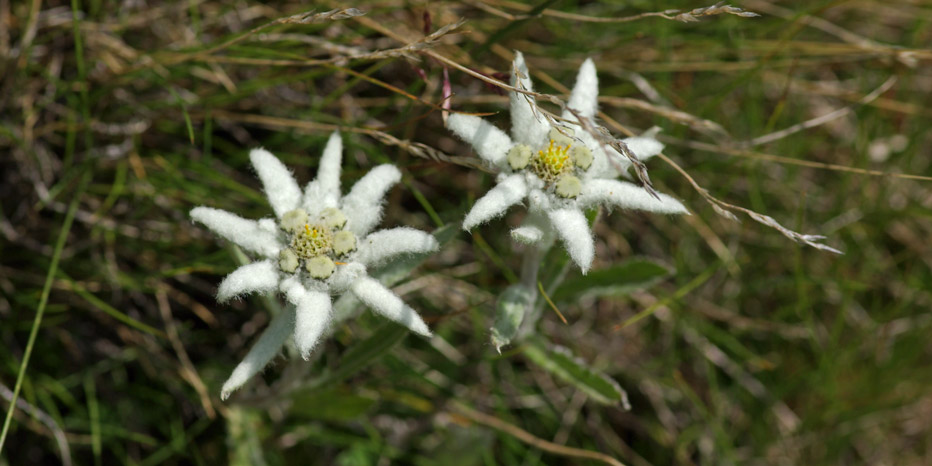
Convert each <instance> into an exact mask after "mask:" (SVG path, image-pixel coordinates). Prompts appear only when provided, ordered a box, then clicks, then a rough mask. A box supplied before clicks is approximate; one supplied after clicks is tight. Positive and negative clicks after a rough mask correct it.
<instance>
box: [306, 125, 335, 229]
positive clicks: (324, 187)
mask: <svg viewBox="0 0 932 466" xmlns="http://www.w3.org/2000/svg"><path fill="white" fill-rule="evenodd" d="M342 156H343V140H342V139H341V138H340V133H338V132H336V131H334V132H333V134H331V135H330V139H328V140H327V146H326V147H324V155H322V156H321V157H320V167H319V168H318V169H317V178H316V179H315V180H314V181H312V182H310V183H308V184H307V187H306V188H305V189H304V208H305V210H308V211H310V212H312V213H316V212H319V211H321V210H323V209H326V208H328V207H336V206H337V203H338V202H339V200H340V163H341V159H342Z"/></svg>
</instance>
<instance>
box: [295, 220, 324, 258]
mask: <svg viewBox="0 0 932 466" xmlns="http://www.w3.org/2000/svg"><path fill="white" fill-rule="evenodd" d="M291 248H292V249H294V251H295V252H296V253H298V257H300V258H302V259H310V258H312V257H316V256H320V255H324V254H328V253H330V252H331V251H332V250H333V232H331V231H330V229H329V228H327V227H324V226H322V225H313V226H312V225H309V224H307V223H305V224H304V231H300V232H298V233H297V234H295V235H294V238H292V239H291Z"/></svg>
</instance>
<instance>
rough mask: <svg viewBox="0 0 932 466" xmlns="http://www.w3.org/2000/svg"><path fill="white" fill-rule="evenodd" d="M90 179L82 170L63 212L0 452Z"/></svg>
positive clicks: (7, 417) (1, 438) (6, 421)
mask: <svg viewBox="0 0 932 466" xmlns="http://www.w3.org/2000/svg"><path fill="white" fill-rule="evenodd" d="M90 181H91V173H90V172H84V176H82V177H81V181H80V184H78V189H77V190H76V191H75V194H74V197H73V198H72V199H71V204H70V205H69V206H68V212H67V213H66V214H65V221H64V222H63V223H62V226H61V230H60V231H59V233H58V240H57V241H56V242H55V250H54V252H53V253H52V263H51V264H49V271H48V274H46V276H45V285H43V287H42V297H41V298H40V300H39V306H38V308H36V317H35V319H34V320H33V322H32V330H30V331H29V340H28V341H27V342H26V351H25V352H24V353H23V361H22V362H21V363H20V366H19V373H18V374H17V375H16V385H15V386H14V387H13V397H12V398H11V399H10V407H9V408H8V409H7V412H6V419H5V420H4V421H3V431H2V432H0V453H2V452H3V446H4V443H5V442H6V436H7V433H9V431H10V424H11V423H12V421H13V410H14V409H16V399H17V398H19V391H20V390H21V389H22V388H23V380H24V379H25V378H26V369H27V368H29V358H30V356H32V348H33V347H34V346H35V344H36V336H38V334H39V327H40V326H41V325H42V316H43V315H44V314H45V307H46V306H47V305H48V302H49V294H51V292H52V282H53V281H54V278H55V273H56V272H57V271H58V261H59V260H60V259H61V253H62V250H63V249H64V248H65V242H66V241H67V239H68V233H69V232H70V231H71V224H72V223H73V222H74V215H75V213H76V212H77V211H78V202H79V201H80V200H81V196H82V195H83V194H84V190H85V189H87V185H88V183H90Z"/></svg>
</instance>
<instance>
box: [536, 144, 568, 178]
mask: <svg viewBox="0 0 932 466" xmlns="http://www.w3.org/2000/svg"><path fill="white" fill-rule="evenodd" d="M569 151H570V145H569V144H567V145H565V146H561V145H558V144H556V143H555V142H554V141H553V139H551V140H550V144H549V145H548V146H547V148H546V149H541V150H539V151H537V157H536V158H535V159H534V160H533V161H531V170H533V171H534V173H536V174H537V176H539V177H540V179H542V180H544V181H546V182H548V183H552V182H554V181H555V180H556V179H557V178H559V177H560V175H563V174H564V173H567V172H570V171H572V170H573V160H572V159H571V158H570V154H569Z"/></svg>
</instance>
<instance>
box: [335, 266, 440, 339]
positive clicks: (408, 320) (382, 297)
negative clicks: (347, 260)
mask: <svg viewBox="0 0 932 466" xmlns="http://www.w3.org/2000/svg"><path fill="white" fill-rule="evenodd" d="M352 291H353V294H354V295H356V297H357V298H359V300H360V301H362V302H363V303H365V305H366V306H369V308H371V309H372V310H373V311H375V312H377V313H379V314H382V315H383V316H385V317H387V318H389V319H391V320H394V321H395V322H398V323H399V324H401V325H404V326H405V327H408V328H409V329H411V331H412V332H415V333H418V334H420V335H424V336H425V337H429V336H430V329H428V328H427V324H425V323H424V321H423V320H422V319H421V316H419V315H418V314H417V312H416V311H415V310H414V309H411V308H410V307H409V306H408V305H407V304H405V303H404V302H403V301H402V300H401V298H399V297H398V296H397V295H396V294H395V293H392V291H391V290H389V289H388V288H385V287H384V286H383V285H382V284H381V283H379V281H378V280H375V279H374V278H371V277H368V276H367V277H360V278H359V280H356V283H353V287H352Z"/></svg>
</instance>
